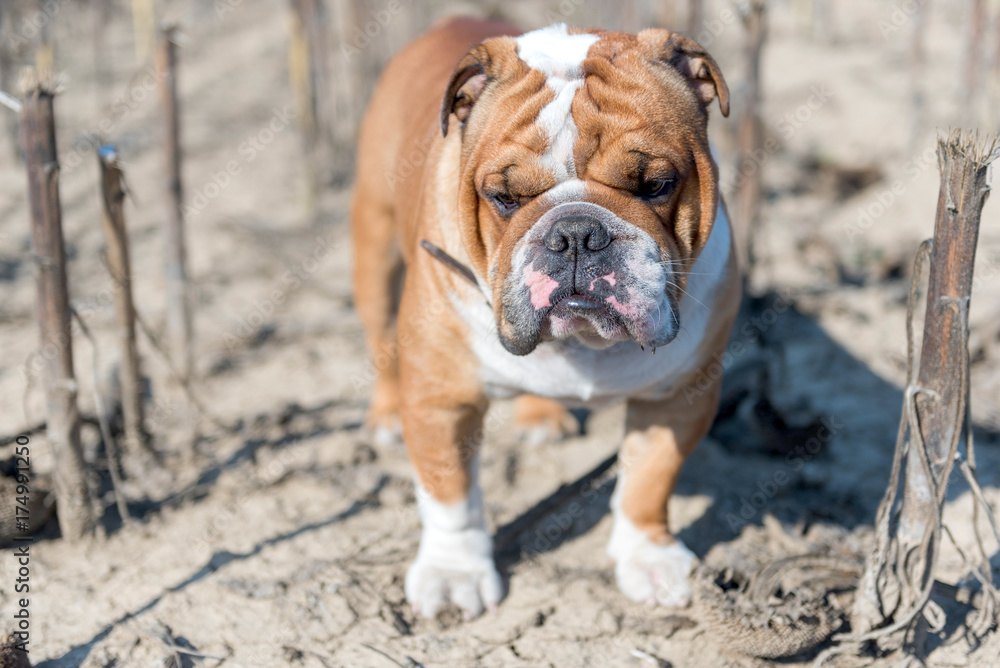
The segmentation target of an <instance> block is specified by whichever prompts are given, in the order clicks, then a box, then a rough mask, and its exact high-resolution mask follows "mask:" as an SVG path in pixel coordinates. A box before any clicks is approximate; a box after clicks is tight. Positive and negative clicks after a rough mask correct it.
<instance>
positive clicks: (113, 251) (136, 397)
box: [98, 146, 149, 453]
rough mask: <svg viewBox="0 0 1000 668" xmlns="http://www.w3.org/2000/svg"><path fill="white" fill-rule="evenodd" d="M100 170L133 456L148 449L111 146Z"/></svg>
mask: <svg viewBox="0 0 1000 668" xmlns="http://www.w3.org/2000/svg"><path fill="white" fill-rule="evenodd" d="M98 158H99V161H100V167H101V195H102V201H103V203H104V239H105V243H106V244H107V248H108V251H107V252H108V271H110V272H111V278H112V280H113V281H114V282H115V283H116V285H115V289H114V297H115V321H116V325H117V329H118V352H119V356H120V357H121V365H120V368H119V371H118V377H119V380H120V384H121V391H122V417H123V419H124V423H125V443H126V449H127V450H128V451H129V452H131V453H134V452H135V451H136V450H137V449H138V448H144V449H146V448H148V444H149V439H148V438H147V436H146V430H145V426H144V422H145V418H144V414H143V413H144V412H143V400H142V373H141V371H140V368H139V350H138V347H137V346H136V337H135V305H134V303H133V301H132V262H131V260H130V258H129V250H128V233H127V232H126V231H125V211H124V207H125V184H124V180H123V177H122V172H121V168H120V167H119V165H118V153H117V151H115V148H114V147H113V146H102V147H101V149H100V151H99V152H98Z"/></svg>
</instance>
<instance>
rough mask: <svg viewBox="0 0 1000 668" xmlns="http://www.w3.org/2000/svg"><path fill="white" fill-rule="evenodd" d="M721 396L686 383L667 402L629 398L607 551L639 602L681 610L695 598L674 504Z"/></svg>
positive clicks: (691, 559) (629, 593)
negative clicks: (671, 514)
mask: <svg viewBox="0 0 1000 668" xmlns="http://www.w3.org/2000/svg"><path fill="white" fill-rule="evenodd" d="M718 401H719V383H718V382H716V383H715V384H714V385H713V386H712V387H711V388H709V389H707V390H704V391H703V390H700V389H699V390H697V391H695V390H692V389H690V388H682V389H681V390H680V391H678V392H677V393H675V394H674V395H673V397H671V398H670V399H667V400H665V401H660V402H646V401H635V400H631V401H629V404H628V413H627V417H626V436H625V442H624V445H623V446H622V450H621V455H620V457H619V460H620V462H621V467H620V469H619V473H618V482H617V484H616V485H615V491H614V494H613V495H612V497H611V509H612V512H613V514H614V528H613V529H612V532H611V540H610V541H609V543H608V555H609V556H610V557H611V558H612V559H614V561H615V576H616V578H617V580H618V588H619V589H621V590H622V592H623V593H624V594H625V595H626V596H628V597H629V598H630V599H632V600H634V601H643V602H647V603H649V604H659V605H665V606H679V607H681V606H686V605H687V604H688V603H690V601H691V587H690V585H689V584H688V575H689V573H690V571H691V568H692V566H693V565H694V561H695V556H694V554H693V553H692V552H691V551H690V550H689V549H688V548H687V546H685V545H684V543H683V542H681V541H680V540H679V539H677V538H676V537H674V535H673V534H672V533H671V531H670V527H669V524H668V512H667V509H668V503H669V501H670V495H671V494H672V493H673V491H674V486H675V485H676V484H677V479H678V478H679V477H680V472H681V467H682V466H683V464H684V460H685V459H687V457H688V455H690V454H691V452H692V451H693V450H694V448H695V446H697V445H698V442H699V441H700V440H701V439H702V437H704V436H705V434H706V433H707V432H708V429H709V427H711V425H712V419H713V418H714V416H715V412H716V408H717V406H718Z"/></svg>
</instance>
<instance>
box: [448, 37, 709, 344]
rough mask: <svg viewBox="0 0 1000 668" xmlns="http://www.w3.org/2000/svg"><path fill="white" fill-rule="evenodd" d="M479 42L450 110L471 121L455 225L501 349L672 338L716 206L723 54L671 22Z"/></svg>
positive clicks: (464, 146)
mask: <svg viewBox="0 0 1000 668" xmlns="http://www.w3.org/2000/svg"><path fill="white" fill-rule="evenodd" d="M692 45H693V46H692ZM477 50H479V51H480V53H479V54H477V55H476V56H475V58H474V60H475V61H478V62H483V61H485V64H484V65H483V66H482V68H481V69H477V67H476V66H475V65H474V64H473V66H472V69H471V70H468V69H466V70H465V74H464V75H463V74H461V71H462V65H460V70H459V71H457V72H456V76H457V77H458V79H457V80H453V88H454V87H456V86H457V88H455V90H457V92H456V93H455V94H454V95H452V91H449V96H448V97H446V103H447V102H449V101H450V100H455V103H454V104H452V105H451V106H449V107H448V108H447V109H446V110H445V111H447V112H451V111H454V113H455V115H456V116H457V117H458V119H459V120H460V121H462V122H463V123H464V125H463V127H462V132H463V135H462V165H463V167H462V170H463V171H462V180H461V188H460V216H461V217H462V219H463V220H462V223H463V224H462V230H463V234H465V243H466V247H467V249H468V250H469V255H470V258H471V259H472V262H473V264H474V265H475V269H476V271H477V273H479V274H480V276H484V277H486V278H487V280H488V282H489V285H490V286H491V289H492V291H493V295H492V297H493V299H492V302H493V307H494V313H495V316H496V320H497V326H498V331H499V335H500V339H501V341H502V342H503V344H504V346H505V347H506V348H507V350H509V351H510V352H511V353H514V354H518V355H524V354H527V353H530V352H531V351H532V350H534V348H535V347H536V346H537V345H538V343H539V342H540V341H545V340H552V339H562V338H566V337H570V336H576V337H578V338H579V339H580V340H582V341H583V342H585V343H587V344H588V345H591V346H594V347H603V346H606V345H611V344H612V343H614V342H616V341H622V340H626V339H634V340H635V341H637V342H638V343H640V344H642V345H644V346H648V347H651V348H656V347H658V346H663V345H666V344H667V343H669V342H670V341H671V340H673V338H674V337H675V336H676V335H677V332H678V330H679V327H680V324H681V323H680V322H679V320H678V315H677V314H678V305H679V303H680V300H681V299H682V297H683V291H684V287H685V285H686V282H687V274H686V270H687V269H689V268H690V267H691V266H692V264H693V263H694V261H695V259H696V258H697V255H698V253H699V252H700V250H701V248H702V247H703V246H704V244H705V242H706V240H707V239H708V235H709V233H710V231H711V225H712V222H713V220H714V217H715V211H716V207H717V206H718V194H717V193H718V184H717V169H716V166H715V164H714V162H713V161H712V158H711V155H710V152H709V147H708V138H707V128H706V126H707V110H706V105H707V103H708V102H710V101H711V100H712V99H713V98H714V97H715V95H716V92H717V91H719V95H720V102H722V106H723V110H724V111H726V110H727V107H728V98H727V97H726V95H727V94H726V93H724V88H725V84H724V83H723V82H722V80H721V75H718V69H717V67H716V66H715V63H714V61H711V58H710V57H708V56H707V55H706V54H704V53H703V52H701V51H700V47H697V45H696V44H694V43H693V42H690V41H689V40H685V39H683V38H680V37H679V36H675V35H672V34H671V33H668V32H666V31H662V30H650V31H644V32H643V33H640V34H639V35H638V36H636V35H628V34H623V33H594V34H591V33H578V34H573V33H572V32H568V31H567V30H566V28H565V26H553V27H551V28H547V29H545V30H540V31H536V32H533V33H528V34H526V35H523V36H521V37H519V38H517V39H516V40H515V39H513V38H496V39H493V40H488V41H487V42H485V43H484V44H483V45H480V46H479V47H477ZM475 53H476V50H474V51H473V52H472V53H471V54H470V56H473V54H475ZM469 58H470V57H468V56H467V58H466V61H469ZM466 61H463V63H465V62H466ZM709 64H710V65H711V67H709ZM720 88H721V89H722V90H721V91H720ZM445 122H447V118H446V119H445Z"/></svg>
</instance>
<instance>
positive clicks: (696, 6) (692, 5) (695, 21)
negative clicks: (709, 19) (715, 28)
mask: <svg viewBox="0 0 1000 668" xmlns="http://www.w3.org/2000/svg"><path fill="white" fill-rule="evenodd" d="M704 22H705V2H704V0H688V15H687V34H688V37H691V38H692V39H694V37H695V36H696V35H697V34H698V32H699V31H700V30H701V26H702V24H704Z"/></svg>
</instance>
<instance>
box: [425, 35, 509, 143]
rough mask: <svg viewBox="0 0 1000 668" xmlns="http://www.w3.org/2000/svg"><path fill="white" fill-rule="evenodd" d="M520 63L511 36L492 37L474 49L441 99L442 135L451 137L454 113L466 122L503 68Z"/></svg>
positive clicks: (464, 59)
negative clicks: (451, 122)
mask: <svg viewBox="0 0 1000 668" xmlns="http://www.w3.org/2000/svg"><path fill="white" fill-rule="evenodd" d="M511 58H513V59H514V60H517V42H516V41H515V40H514V39H513V38H512V37H493V38H491V39H488V40H486V41H485V42H483V43H482V44H479V45H478V46H475V47H473V49H472V50H471V51H469V52H468V53H467V54H465V56H464V57H463V58H462V60H460V61H459V62H458V65H456V66H455V71H454V72H453V73H452V75H451V80H450V81H448V88H447V90H446V91H445V94H444V99H443V100H441V134H442V135H443V136H445V137H447V136H448V122H449V120H450V118H451V115H452V114H455V116H456V117H457V118H458V120H459V121H460V122H461V123H463V124H464V123H465V122H466V121H467V120H468V119H469V114H471V113H472V107H473V105H475V104H476V101H477V100H479V97H480V95H482V93H483V91H484V90H486V86H487V85H489V84H490V83H491V82H492V81H494V80H496V79H498V78H500V77H501V76H502V73H503V65H504V63H505V62H509V59H511Z"/></svg>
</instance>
